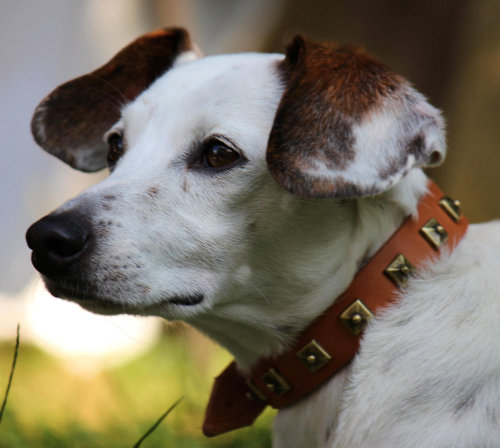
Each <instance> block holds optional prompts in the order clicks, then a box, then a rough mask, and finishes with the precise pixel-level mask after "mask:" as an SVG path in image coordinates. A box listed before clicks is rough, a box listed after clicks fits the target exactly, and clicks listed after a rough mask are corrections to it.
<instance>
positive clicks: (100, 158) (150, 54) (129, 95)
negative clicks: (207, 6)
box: [31, 28, 192, 171]
mask: <svg viewBox="0 0 500 448" xmlns="http://www.w3.org/2000/svg"><path fill="white" fill-rule="evenodd" d="M190 49H192V45H191V42H190V39H189V35H188V33H187V31H185V30H184V29H181V28H170V29H160V30H157V31H153V32H151V33H148V34H145V35H144V36H141V37H139V38H138V39H137V40H135V41H134V42H132V43H131V44H130V45H128V46H127V47H125V48H124V49H123V50H122V51H120V52H119V53H118V54H117V55H116V56H115V57H114V58H113V59H111V60H110V61H109V62H108V63H107V64H106V65H104V66H102V67H101V68H99V69H98V70H96V71H94V72H92V73H89V74H88V75H84V76H82V77H79V78H76V79H74V80H72V81H69V82H67V83H65V84H63V85H61V86H59V87H58V88H57V89H55V90H54V91H53V92H52V93H51V94H49V95H48V96H47V97H46V98H45V99H44V100H43V101H42V102H41V103H40V104H39V105H38V107H37V108H36V110H35V113H34V115H33V118H32V121H31V130H32V133H33V137H34V139H35V141H36V142H37V143H38V144H39V145H40V146H41V147H42V148H43V149H45V150H46V151H47V152H49V153H51V154H53V155H55V156H56V157H58V158H60V159H61V160H63V161H64V162H66V163H68V164H69V165H71V166H72V167H73V168H76V169H79V170H82V171H98V170H100V169H102V168H104V167H105V166H106V154H107V145H105V144H104V143H103V141H102V139H103V135H104V133H105V131H107V130H108V129H109V127H110V126H112V125H113V124H114V123H115V122H116V121H117V120H118V119H119V117H120V110H121V107H122V106H123V105H124V104H126V103H128V102H130V101H132V100H133V99H134V98H135V97H137V96H138V95H139V94H140V93H141V92H142V91H143V90H145V89H146V88H147V87H148V86H149V85H150V84H151V83H152V82H153V81H155V80H156V79H157V78H158V77H159V76H161V75H162V74H163V73H164V72H165V71H167V70H168V69H169V68H170V67H171V66H172V64H173V63H174V61H175V59H176V57H177V56H178V55H179V54H180V53H182V52H184V51H188V50H190Z"/></svg>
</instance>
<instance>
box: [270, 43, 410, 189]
mask: <svg viewBox="0 0 500 448" xmlns="http://www.w3.org/2000/svg"><path fill="white" fill-rule="evenodd" d="M279 71H280V73H281V75H282V77H283V79H284V81H285V83H286V85H287V87H286V89H285V92H284V94H283V98H282V100H281V103H280V105H279V107H278V111H277V113H276V117H275V121H274V124H273V128H272V131H271V135H270V138H269V146H268V151H267V163H268V167H269V169H270V171H271V173H272V174H273V176H274V177H275V178H276V180H277V181H278V182H279V183H280V184H281V185H283V186H284V187H285V188H286V189H288V190H289V191H291V192H293V193H295V194H297V195H299V196H305V197H325V196H334V195H335V192H336V191H338V189H340V190H346V191H347V190H350V191H351V190H352V191H354V190H355V189H354V186H352V185H351V186H350V187H349V188H347V187H346V186H345V185H344V186H339V187H338V188H337V187H336V185H335V184H334V183H333V182H331V181H327V180H324V179H321V180H319V179H316V178H315V177H314V176H311V175H309V176H308V175H306V174H305V172H304V168H306V167H308V166H310V161H314V160H316V161H319V162H321V163H323V164H324V165H325V166H326V167H327V168H330V169H334V170H335V171H337V172H338V171H342V170H346V169H347V168H348V167H349V165H350V164H351V163H353V162H354V160H355V158H356V153H355V151H354V144H355V141H354V137H353V135H352V127H353V125H354V124H357V123H359V122H360V121H361V120H362V119H363V117H365V116H366V114H367V113H369V112H370V111H373V110H374V109H376V107H377V106H379V105H380V104H381V103H382V100H383V98H384V97H387V96H391V95H395V92H396V91H397V90H398V88H399V87H400V86H401V85H402V84H404V83H405V81H404V80H403V78H402V77H400V76H399V75H397V74H395V73H393V72H392V71H390V70H389V69H388V68H387V67H386V66H384V65H383V64H381V63H380V62H378V61H376V60H375V59H374V58H373V57H372V56H370V55H368V54H367V53H366V52H364V51H363V50H361V49H359V48H357V47H354V46H338V45H334V44H323V43H313V42H310V41H306V40H304V39H303V38H302V37H296V38H295V39H294V40H293V42H292V44H291V45H290V46H289V47H288V49H287V55H286V58H285V60H284V61H283V62H282V63H280V65H279Z"/></svg>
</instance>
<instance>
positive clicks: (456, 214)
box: [439, 196, 462, 222]
mask: <svg viewBox="0 0 500 448" xmlns="http://www.w3.org/2000/svg"><path fill="white" fill-rule="evenodd" d="M439 205H440V206H441V208H442V209H443V210H444V211H445V212H446V213H447V214H448V215H449V216H450V218H451V219H453V221H455V222H458V221H460V218H461V217H462V204H461V203H460V201H458V200H453V199H451V198H449V197H448V196H446V197H444V198H443V199H441V200H440V201H439Z"/></svg>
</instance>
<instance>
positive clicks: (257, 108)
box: [123, 53, 284, 134]
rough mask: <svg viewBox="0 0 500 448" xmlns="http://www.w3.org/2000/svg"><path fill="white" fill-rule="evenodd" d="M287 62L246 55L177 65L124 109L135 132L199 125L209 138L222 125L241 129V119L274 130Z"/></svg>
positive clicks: (276, 57)
mask: <svg viewBox="0 0 500 448" xmlns="http://www.w3.org/2000/svg"><path fill="white" fill-rule="evenodd" d="M283 57H284V56H283V55H280V54H267V53H240V54H231V55H218V56H208V57H203V58H200V59H198V60H195V61H190V62H187V63H183V64H181V65H178V66H175V67H174V68H172V69H171V70H169V71H168V72H166V73H165V74H164V75H163V76H162V77H160V78H159V79H158V80H156V81H155V82H154V83H153V84H152V85H151V86H150V87H149V88H148V89H147V90H146V91H145V92H143V93H142V94H141V95H140V96H139V97H138V98H137V99H136V100H135V101H134V102H133V103H131V104H130V105H129V106H127V107H126V108H125V109H124V111H123V119H124V122H125V127H126V128H128V130H129V132H132V133H135V132H139V131H140V130H141V129H144V126H147V125H151V126H153V125H154V126H157V124H153V123H156V122H157V121H159V120H161V121H162V123H161V126H160V127H157V129H158V128H163V129H165V128H168V129H169V130H170V131H172V130H175V131H176V132H178V133H181V132H191V131H192V130H191V129H187V128H188V127H189V126H192V125H196V126H198V127H199V128H201V129H200V133H201V134H203V133H204V132H211V131H215V132H216V131H217V130H218V129H217V128H218V127H219V126H221V124H222V123H225V124H226V125H229V126H231V125H232V126H236V127H237V126H238V120H243V121H244V122H246V123H247V124H248V123H253V124H259V122H260V121H262V120H267V121H269V123H268V126H269V128H270V127H271V125H272V119H273V117H274V113H275V110H276V108H277V105H278V102H279V100H280V98H281V94H282V91H283V86H282V81H281V77H280V73H279V70H278V68H277V67H278V63H279V62H280V61H281V60H282V59H283ZM266 126H267V123H266ZM133 128H136V131H134V129H133Z"/></svg>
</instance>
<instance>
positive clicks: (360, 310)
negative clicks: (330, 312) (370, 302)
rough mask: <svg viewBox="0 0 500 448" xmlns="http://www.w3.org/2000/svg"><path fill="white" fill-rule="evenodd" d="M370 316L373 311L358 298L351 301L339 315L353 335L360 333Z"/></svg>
mask: <svg viewBox="0 0 500 448" xmlns="http://www.w3.org/2000/svg"><path fill="white" fill-rule="evenodd" d="M372 317H373V313H372V312H371V311H370V310H369V308H368V307H367V306H366V305H365V304H364V303H363V302H362V301H361V300H360V299H356V300H355V301H354V302H352V303H351V304H350V305H349V306H348V307H347V308H346V309H345V310H344V311H343V313H342V314H341V315H340V319H341V320H342V322H343V323H344V325H345V326H346V327H347V328H348V329H349V331H350V332H351V333H352V334H354V335H358V334H360V333H361V332H362V331H363V330H364V329H365V327H366V324H367V323H368V321H369V320H370V319H371V318H372Z"/></svg>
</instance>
